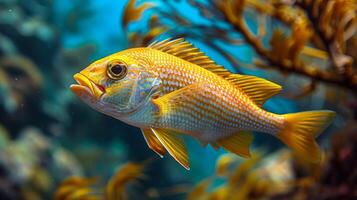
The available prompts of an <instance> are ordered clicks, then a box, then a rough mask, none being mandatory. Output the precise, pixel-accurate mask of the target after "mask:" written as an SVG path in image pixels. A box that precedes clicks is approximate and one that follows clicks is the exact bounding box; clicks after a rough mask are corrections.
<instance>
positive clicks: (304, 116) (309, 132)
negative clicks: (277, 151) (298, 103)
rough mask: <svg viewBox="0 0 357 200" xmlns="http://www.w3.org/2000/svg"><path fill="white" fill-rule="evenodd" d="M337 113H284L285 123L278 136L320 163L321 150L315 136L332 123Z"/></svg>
mask: <svg viewBox="0 0 357 200" xmlns="http://www.w3.org/2000/svg"><path fill="white" fill-rule="evenodd" d="M335 115H336V114H335V112H333V111H329V110H320V111H307V112H299V113H293V114H285V115H282V116H284V118H285V125H284V128H283V129H282V130H281V131H280V132H279V133H278V134H277V137H278V138H279V139H280V140H281V141H282V142H284V143H285V144H286V145H287V146H289V147H290V148H292V149H293V150H295V151H296V152H297V153H298V154H300V155H302V156H303V157H304V158H306V159H307V160H309V161H311V162H314V163H318V162H320V160H321V151H320V148H319V145H318V144H317V142H316V140H315V138H316V137H317V136H318V135H319V134H320V133H321V132H322V131H323V130H325V128H327V126H329V125H330V123H331V122H332V120H333V119H334V118H335Z"/></svg>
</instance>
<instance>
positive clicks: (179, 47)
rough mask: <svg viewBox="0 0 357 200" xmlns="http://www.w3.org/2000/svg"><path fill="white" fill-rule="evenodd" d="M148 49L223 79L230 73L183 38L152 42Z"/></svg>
mask: <svg viewBox="0 0 357 200" xmlns="http://www.w3.org/2000/svg"><path fill="white" fill-rule="evenodd" d="M148 47H149V48H152V49H156V50H159V51H162V52H165V53H168V54H171V55H174V56H176V57H179V58H181V59H183V60H186V61H188V62H190V63H193V64H196V65H198V66H200V67H203V68H205V69H207V70H209V71H211V72H213V73H215V74H217V75H219V76H221V77H223V78H226V77H228V76H229V75H231V73H230V72H229V71H228V70H227V69H225V68H224V67H222V66H220V65H217V64H216V63H215V62H214V61H213V60H211V59H210V58H209V57H208V56H206V55H205V54H204V53H203V52H201V51H200V50H199V49H198V48H196V47H194V46H193V45H192V44H191V43H189V42H187V41H185V40H184V39H183V38H178V39H174V40H171V39H166V40H163V41H161V42H156V41H155V42H153V43H152V44H150V45H149V46H148Z"/></svg>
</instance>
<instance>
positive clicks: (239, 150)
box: [217, 132, 253, 157]
mask: <svg viewBox="0 0 357 200" xmlns="http://www.w3.org/2000/svg"><path fill="white" fill-rule="evenodd" d="M252 141H253V135H252V134H251V133H248V132H239V133H235V134H234V135H232V136H230V137H227V138H224V139H220V140H218V141H217V144H218V145H219V146H222V147H223V148H224V149H226V150H227V151H230V152H232V153H235V154H237V155H239V156H242V157H250V151H249V147H250V145H251V143H252Z"/></svg>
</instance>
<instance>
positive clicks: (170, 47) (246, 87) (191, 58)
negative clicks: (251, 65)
mask: <svg viewBox="0 0 357 200" xmlns="http://www.w3.org/2000/svg"><path fill="white" fill-rule="evenodd" d="M148 47H149V48H152V49H156V50H159V51H162V52H165V53H168V54H171V55H174V56H177V57H179V58H181V59H184V60H186V61H188V62H191V63H193V64H196V65H198V66H200V67H203V68H205V69H207V70H209V71H211V72H213V73H215V74H217V75H219V76H221V77H223V78H225V79H226V80H228V81H229V82H231V83H232V84H233V85H236V86H237V87H239V88H240V89H242V90H243V91H244V92H245V93H246V94H247V95H248V96H249V97H250V98H251V99H252V100H253V101H254V102H255V103H256V104H257V105H258V106H260V107H261V106H262V105H263V103H264V102H265V101H266V100H267V99H268V98H270V97H271V96H273V95H275V94H277V93H278V92H279V91H280V90H281V86H280V85H277V84H275V83H272V82H270V81H267V80H265V79H262V78H258V77H255V76H247V75H240V74H232V73H231V72H229V71H228V70H226V69H225V68H224V67H222V66H220V65H217V64H216V63H215V62H214V61H213V60H211V59H210V58H209V57H208V56H206V55H205V54H204V53H203V52H201V51H200V50H199V49H198V48H195V47H194V46H193V45H192V44H191V43H189V42H186V41H185V40H184V39H183V38H178V39H175V40H171V39H166V40H163V41H161V42H154V43H152V44H150V45H149V46H148Z"/></svg>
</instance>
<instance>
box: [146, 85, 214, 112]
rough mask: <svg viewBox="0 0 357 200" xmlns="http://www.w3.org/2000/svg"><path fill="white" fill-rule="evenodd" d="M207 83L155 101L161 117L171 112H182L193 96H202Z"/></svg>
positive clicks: (166, 95) (188, 87) (185, 88)
mask: <svg viewBox="0 0 357 200" xmlns="http://www.w3.org/2000/svg"><path fill="white" fill-rule="evenodd" d="M206 85H207V83H194V84H191V85H188V86H186V87H183V88H181V89H178V90H175V91H173V92H170V93H168V94H165V95H163V96H161V97H159V98H157V99H153V101H152V102H153V103H154V104H155V105H156V106H157V107H158V109H159V110H160V115H166V114H169V113H171V112H177V111H178V112H180V109H183V108H185V107H187V105H186V103H187V100H190V99H191V98H192V96H193V95H196V96H197V95H201V94H202V90H203V89H204V88H205V87H206Z"/></svg>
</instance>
